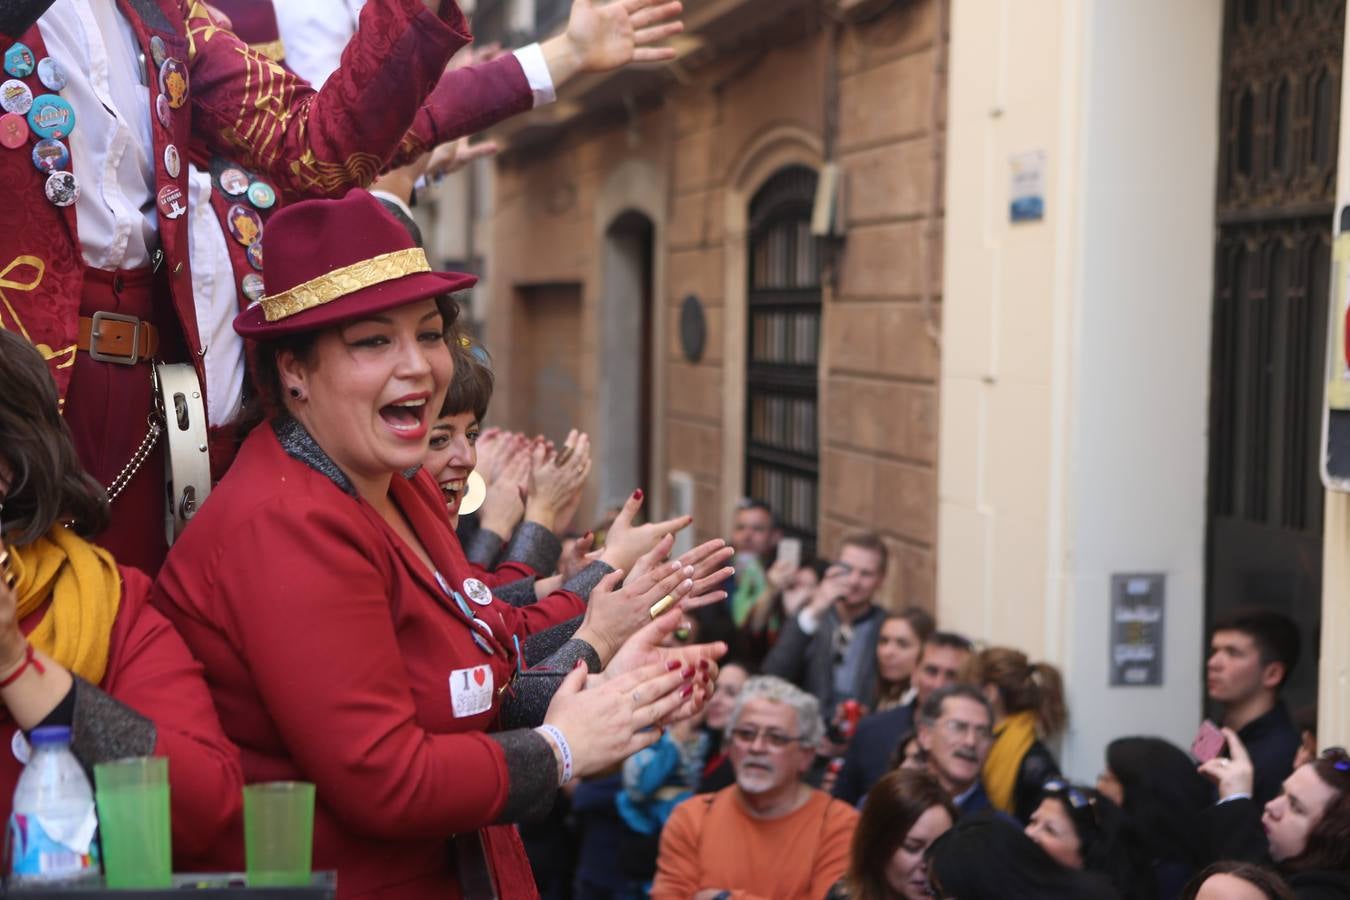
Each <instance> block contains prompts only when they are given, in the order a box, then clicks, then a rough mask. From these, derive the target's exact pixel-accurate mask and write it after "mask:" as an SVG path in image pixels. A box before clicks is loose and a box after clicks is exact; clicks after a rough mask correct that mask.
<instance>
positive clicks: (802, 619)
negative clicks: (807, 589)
mask: <svg viewBox="0 0 1350 900" xmlns="http://www.w3.org/2000/svg"><path fill="white" fill-rule="evenodd" d="M797 627H798V628H800V629H801V630H802V634H815V633H816V629H817V628H819V627H820V619H819V618H818V617H817V616H816V614H815V613H813V612H811V608H810V607H809V606H808V607H807V608H805V609H803V610H802V611H801V612H799V613H797Z"/></svg>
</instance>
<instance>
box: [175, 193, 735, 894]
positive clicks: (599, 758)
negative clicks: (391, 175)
mask: <svg viewBox="0 0 1350 900" xmlns="http://www.w3.org/2000/svg"><path fill="white" fill-rule="evenodd" d="M358 236H359V237H358ZM263 240H264V241H265V242H267V243H266V246H265V247H264V254H265V255H266V256H267V260H268V265H267V271H266V275H265V277H266V279H267V286H266V296H265V297H264V299H263V300H262V302H261V303H260V304H258V305H256V306H254V307H252V308H250V309H249V310H247V311H246V312H244V313H243V314H241V315H240V316H239V318H238V319H236V321H235V328H236V330H237V331H238V332H239V333H240V334H242V335H243V336H244V337H246V338H250V339H254V340H258V341H260V346H259V348H258V352H257V359H256V362H257V367H256V370H255V373H254V380H255V382H256V383H257V385H258V390H259V395H260V396H261V397H262V398H263V399H264V400H266V401H268V402H269V403H270V404H271V409H272V414H271V416H270V418H269V420H268V421H266V422H265V423H263V424H262V425H260V426H258V427H256V428H254V429H253V430H252V431H251V433H250V434H249V435H248V437H247V438H246V439H245V441H244V443H243V446H242V447H241V449H240V452H239V456H238V457H237V459H236V461H235V463H234V465H233V467H232V468H231V469H230V471H229V473H228V474H227V475H226V477H225V479H224V480H223V481H222V482H221V483H220V485H219V486H218V487H217V488H216V490H215V491H214V492H213V493H212V495H211V497H210V499H209V500H208V501H207V502H206V503H205V504H204V505H203V507H202V509H201V511H200V512H199V513H198V514H197V516H196V518H195V519H194V520H193V523H192V526H191V527H190V528H188V529H187V530H186V531H185V532H184V534H183V536H182V538H181V539H180V540H179V542H178V543H177V544H176V545H175V546H174V548H173V550H172V552H171V553H170V555H169V559H168V561H167V563H166V565H165V567H164V568H163V570H162V571H161V573H160V576H159V579H158V581H157V582H156V586H155V602H156V604H157V605H158V606H159V607H160V608H161V609H162V610H163V611H164V612H165V613H166V614H168V616H169V618H170V619H171V620H172V621H173V622H174V623H175V624H176V625H177V626H178V627H179V629H180V630H181V631H182V633H183V635H184V637H185V638H186V640H187V642H188V645H189V646H190V647H192V648H193V650H194V651H195V652H196V653H197V655H198V657H199V658H200V659H201V660H202V662H203V664H204V665H205V666H206V670H207V680H208V683H209V684H210V686H211V689H212V694H213V696H214V698H215V701H216V705H217V708H218V709H219V710H220V714H221V720H222V722H223V724H224V726H225V730H226V733H227V734H228V735H230V736H231V737H232V738H233V739H234V740H235V741H236V743H238V744H239V746H240V750H241V753H242V758H243V765H244V775H245V778H246V780H248V781H250V782H254V781H269V780H275V779H301V780H307V781H313V782H314V783H315V784H316V785H317V787H318V791H317V809H316V811H315V826H314V827H315V832H314V862H315V865H316V866H317V867H319V868H336V869H337V870H338V891H339V894H340V895H341V896H343V897H354V896H375V895H378V896H381V897H429V896H434V897H456V896H472V897H479V896H493V895H494V892H495V895H496V896H502V897H513V898H514V897H529V896H533V895H534V886H533V879H532V877H531V875H530V872H529V866H528V863H527V862H526V860H525V856H524V853H523V851H522V849H521V846H520V842H519V839H518V838H517V837H516V835H515V831H514V829H510V828H492V827H489V826H493V825H496V824H503V823H510V822H515V821H519V820H520V819H523V818H526V817H529V816H531V815H533V814H536V813H542V812H543V811H545V810H547V809H548V807H549V805H550V804H551V803H552V800H553V795H554V792H555V791H556V790H557V788H558V787H559V785H560V784H561V783H562V782H563V781H565V780H566V779H567V778H569V777H571V776H572V775H574V774H575V775H585V774H588V773H593V772H596V771H600V770H602V769H604V768H606V767H608V766H610V765H613V764H615V763H617V762H618V761H619V760H621V759H623V758H624V757H626V756H628V755H629V754H631V753H633V752H634V751H635V750H637V749H639V748H641V747H644V746H647V745H648V744H650V743H652V742H653V741H654V740H656V738H657V736H658V734H659V729H657V728H651V726H653V725H657V724H661V723H664V722H666V721H669V720H670V719H671V718H672V717H674V716H678V715H684V714H687V713H688V712H690V711H691V710H692V709H693V708H694V707H695V706H696V705H697V704H698V703H700V702H701V700H702V689H701V687H700V685H701V684H702V683H703V678H702V677H701V676H707V675H709V674H711V673H712V672H713V671H714V670H715V667H714V666H713V665H712V664H711V660H710V657H712V656H713V655H715V654H717V653H719V652H720V651H721V650H722V649H724V648H721V647H717V646H712V647H704V648H690V649H689V650H685V651H664V650H660V649H657V647H656V644H657V643H658V642H659V641H660V639H661V638H662V637H663V636H664V634H666V633H668V632H670V631H672V630H673V629H674V628H675V627H676V625H677V624H678V619H679V615H678V613H673V614H671V615H667V616H663V617H661V618H660V619H658V620H657V621H655V622H652V623H650V624H649V625H648V627H647V628H645V629H644V630H643V631H642V632H640V633H638V634H637V635H635V636H634V637H633V638H632V639H630V640H627V641H626V642H625V641H623V638H625V637H626V636H627V635H626V634H625V633H624V632H625V631H626V630H627V626H626V625H624V624H623V623H624V622H626V621H631V619H632V616H631V612H630V611H631V610H632V609H634V608H639V609H641V610H643V615H644V616H645V615H646V613H645V610H646V609H647V608H648V606H650V605H651V604H652V603H654V602H655V601H656V600H657V599H659V598H661V597H662V596H664V595H666V594H673V595H675V596H676V597H683V596H685V595H686V594H688V592H689V591H690V590H691V589H692V588H693V583H692V580H691V579H690V578H689V575H690V574H692V573H691V572H690V571H689V570H688V569H687V568H684V567H681V566H680V565H678V564H675V565H671V564H667V563H661V564H660V565H655V564H653V563H652V562H651V560H650V559H649V560H648V562H647V563H646V564H644V567H645V569H646V572H645V574H643V575H642V576H641V577H630V578H629V579H628V583H626V584H625V585H624V586H623V588H622V589H618V588H617V582H618V574H621V573H616V575H611V576H609V578H608V579H607V581H606V582H602V583H601V584H600V585H599V586H598V587H597V588H596V591H595V592H594V595H593V601H592V603H591V604H590V605H589V607H587V606H585V605H583V604H582V603H581V601H580V600H579V599H578V598H577V597H576V596H575V595H574V594H568V593H566V592H563V593H559V594H555V595H553V596H550V597H549V598H546V599H545V600H543V601H541V602H539V603H537V604H534V605H532V606H530V607H526V608H520V609H517V608H514V607H512V606H511V605H509V604H507V603H503V602H501V601H499V600H496V599H494V598H493V597H492V595H491V593H490V591H488V590H487V588H486V587H485V586H484V585H482V584H481V582H478V581H476V580H475V579H473V578H472V577H471V575H470V573H469V569H468V564H467V562H466V561H465V559H464V556H463V553H462V551H461V550H460V548H459V546H458V544H457V543H456V541H455V540H454V538H453V536H452V534H451V532H450V528H449V523H448V520H447V517H446V514H445V505H444V500H443V498H442V496H441V493H440V491H439V489H438V487H437V485H436V483H435V481H434V480H433V479H432V478H431V477H430V475H428V474H427V473H425V472H423V471H421V470H420V469H419V468H418V467H419V465H420V463H421V461H422V459H423V457H424V455H425V453H426V449H427V435H428V431H429V425H430V422H431V420H432V418H433V417H434V415H435V413H436V412H437V411H438V410H439V408H440V404H441V400H442V398H443V397H444V395H445V391H446V386H447V384H448V382H449V380H450V377H451V370H452V362H451V356H450V349H449V347H448V346H447V345H446V341H445V338H444V335H443V329H444V326H445V324H446V323H445V321H444V318H443V314H442V312H441V307H440V306H439V305H438V304H437V302H436V300H435V298H437V297H439V296H442V295H445V294H448V293H450V292H451V291H454V290H457V289H459V288H463V287H467V286H468V285H469V284H471V283H472V281H473V279H472V278H471V277H469V276H463V275H453V274H441V273H433V272H431V271H430V267H429V266H428V264H427V262H426V257H425V255H424V254H423V253H422V251H421V250H420V249H418V248H416V247H414V246H413V245H412V242H411V240H410V238H409V237H408V235H407V233H406V232H405V231H404V229H403V227H402V226H401V225H399V224H398V223H397V222H396V221H395V220H394V219H392V218H391V217H390V216H389V215H388V214H387V213H385V212H384V211H383V209H382V208H381V207H380V205H379V203H378V202H377V201H376V200H375V199H374V198H372V197H371V196H370V195H369V194H368V193H366V192H365V191H352V192H350V193H349V194H348V195H347V196H346V197H345V198H343V199H341V200H333V201H308V202H303V203H298V204H296V205H294V206H290V207H287V208H285V209H283V210H281V211H280V212H278V213H277V215H276V216H275V217H274V218H273V219H272V222H271V223H270V224H269V226H268V229H267V232H266V234H265V236H264V238H263ZM661 537H662V532H661V531H660V529H659V528H656V527H655V526H644V527H643V528H642V529H633V532H632V534H631V535H630V536H629V539H628V540H627V542H626V547H623V548H615V552H620V551H622V552H625V553H627V554H629V558H628V560H627V561H626V564H625V565H624V566H622V567H621V568H630V567H632V565H633V563H634V562H635V561H636V558H637V556H638V555H641V554H642V553H647V552H648V551H649V550H650V548H651V546H652V545H655V544H657V543H658V541H659V540H660V538H661ZM635 551H636V552H635ZM620 562H623V561H622V560H620ZM615 611H617V612H615ZM583 613H584V614H585V617H586V618H585V619H584V620H583V622H582V625H581V627H580V629H579V630H577V631H576V634H575V636H574V637H572V638H571V639H570V640H566V641H565V642H561V644H560V646H557V647H556V648H555V647H554V646H553V645H552V644H551V643H550V644H549V647H548V650H549V656H548V659H547V660H546V661H545V662H546V663H547V664H548V666H549V668H551V669H554V670H559V671H560V672H567V671H569V670H570V674H569V675H567V677H566V679H565V680H561V679H560V675H559V674H552V675H547V677H539V676H540V675H542V674H544V673H541V672H539V671H538V670H534V671H522V670H523V669H525V668H526V667H528V666H529V664H530V662H531V661H533V660H534V658H535V656H536V655H538V651H532V647H531V644H532V640H535V639H536V638H534V637H532V636H535V635H537V634H538V633H539V632H544V634H543V635H539V636H538V638H537V639H543V640H545V641H546V642H547V641H550V640H551V639H552V638H551V636H550V635H549V634H548V632H549V630H550V629H552V627H553V626H556V625H559V624H560V623H563V622H565V621H566V620H568V619H570V618H573V617H575V616H578V615H581V614H583ZM582 661H584V662H585V663H586V666H585V667H584V668H581V669H578V668H575V667H574V663H576V664H580V663H581V662H582ZM607 661H608V662H609V668H608V670H607V671H605V672H603V673H599V674H590V675H588V674H587V672H586V671H585V670H586V669H589V670H590V671H591V672H592V673H596V672H597V671H598V670H599V669H601V668H602V666H603V665H604V664H605V663H606V662H607ZM560 680H561V687H559V686H558V685H559V681H560ZM583 685H584V686H585V687H586V688H587V689H586V690H584V691H583V690H582V687H583ZM555 691H556V693H555ZM541 720H542V722H543V725H542V726H541V727H539V728H531V727H519V726H528V725H538V724H539V723H540V721H541ZM238 861H239V847H238V844H237V842H236V843H235V844H234V845H233V846H225V845H222V846H221V848H220V857H219V862H220V863H221V864H223V865H227V866H232V865H237V864H238Z"/></svg>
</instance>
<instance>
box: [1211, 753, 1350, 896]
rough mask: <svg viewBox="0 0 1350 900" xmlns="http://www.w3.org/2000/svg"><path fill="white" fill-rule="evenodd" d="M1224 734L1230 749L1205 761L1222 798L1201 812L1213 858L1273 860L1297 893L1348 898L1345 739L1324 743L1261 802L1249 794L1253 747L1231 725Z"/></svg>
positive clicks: (1349, 804) (1349, 758)
mask: <svg viewBox="0 0 1350 900" xmlns="http://www.w3.org/2000/svg"><path fill="white" fill-rule="evenodd" d="M1223 734H1224V737H1226V738H1227V739H1228V753H1229V756H1228V757H1227V758H1225V757H1215V758H1214V759H1211V760H1209V761H1208V762H1205V763H1203V764H1202V765H1201V766H1200V772H1201V774H1203V775H1204V776H1205V777H1206V778H1208V779H1210V780H1211V781H1213V782H1214V783H1215V784H1216V785H1217V786H1218V789H1219V802H1218V803H1216V804H1215V805H1214V806H1211V807H1210V808H1209V809H1207V810H1205V813H1204V815H1203V817H1202V821H1203V827H1204V831H1205V834H1206V835H1207V836H1208V838H1209V839H1210V842H1211V853H1212V858H1215V859H1237V860H1245V861H1247V862H1254V863H1259V864H1262V865H1266V864H1269V863H1272V862H1273V863H1274V865H1275V868H1276V869H1277V870H1278V871H1279V872H1280V874H1282V875H1283V876H1284V877H1285V879H1286V880H1287V881H1288V882H1289V887H1290V888H1292V889H1293V891H1294V896H1295V897H1298V898H1299V900H1345V898H1350V755H1347V754H1346V752H1345V750H1344V749H1343V748H1341V747H1332V748H1331V749H1329V750H1324V751H1322V755H1321V756H1319V757H1318V758H1317V759H1315V760H1313V761H1312V762H1310V763H1305V764H1303V765H1302V766H1299V767H1298V768H1297V769H1295V770H1294V771H1293V772H1292V773H1290V775H1289V777H1288V778H1286V779H1285V780H1284V784H1283V785H1281V788H1280V794H1279V795H1278V796H1277V797H1275V799H1273V800H1271V801H1270V802H1268V803H1267V804H1266V805H1265V807H1264V808H1263V809H1261V808H1258V807H1257V806H1256V804H1255V802H1253V801H1252V799H1251V797H1252V784H1253V781H1254V776H1253V772H1252V761H1251V757H1250V756H1249V755H1248V754H1247V748H1246V747H1244V746H1243V744H1242V741H1241V740H1240V739H1239V738H1238V736H1237V733H1236V732H1234V731H1233V730H1232V729H1230V728H1225V729H1223Z"/></svg>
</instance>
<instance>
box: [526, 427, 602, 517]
mask: <svg viewBox="0 0 1350 900" xmlns="http://www.w3.org/2000/svg"><path fill="white" fill-rule="evenodd" d="M590 472H591V439H590V438H589V437H588V436H587V435H586V434H584V433H582V432H580V431H577V430H576V429H575V428H574V429H572V431H571V432H569V433H568V435H567V440H566V441H565V442H564V443H563V446H562V449H561V450H559V451H558V452H557V453H556V454H554V453H553V452H552V448H551V446H548V445H544V444H536V445H535V447H534V449H533V452H532V456H531V465H530V485H529V491H528V494H527V496H526V498H525V518H527V519H529V520H530V521H531V522H537V523H539V524H540V525H543V526H544V527H545V528H548V529H550V530H552V531H554V532H558V531H562V530H564V529H565V527H566V525H567V523H568V522H570V521H571V517H572V515H573V514H575V512H576V508H577V504H578V503H579V502H580V498H581V490H582V488H584V487H585V486H586V478H587V477H588V476H589V475H590ZM564 514H566V519H564Z"/></svg>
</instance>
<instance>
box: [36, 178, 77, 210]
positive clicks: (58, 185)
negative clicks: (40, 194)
mask: <svg viewBox="0 0 1350 900" xmlns="http://www.w3.org/2000/svg"><path fill="white" fill-rule="evenodd" d="M44 190H45V191H46V193H47V199H48V200H50V201H52V203H53V204H55V205H56V206H70V205H71V204H72V203H74V202H75V201H76V200H78V199H80V183H79V182H78V181H76V180H75V175H74V173H72V172H53V173H52V174H50V175H48V176H47V185H46V187H45V188H44Z"/></svg>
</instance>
